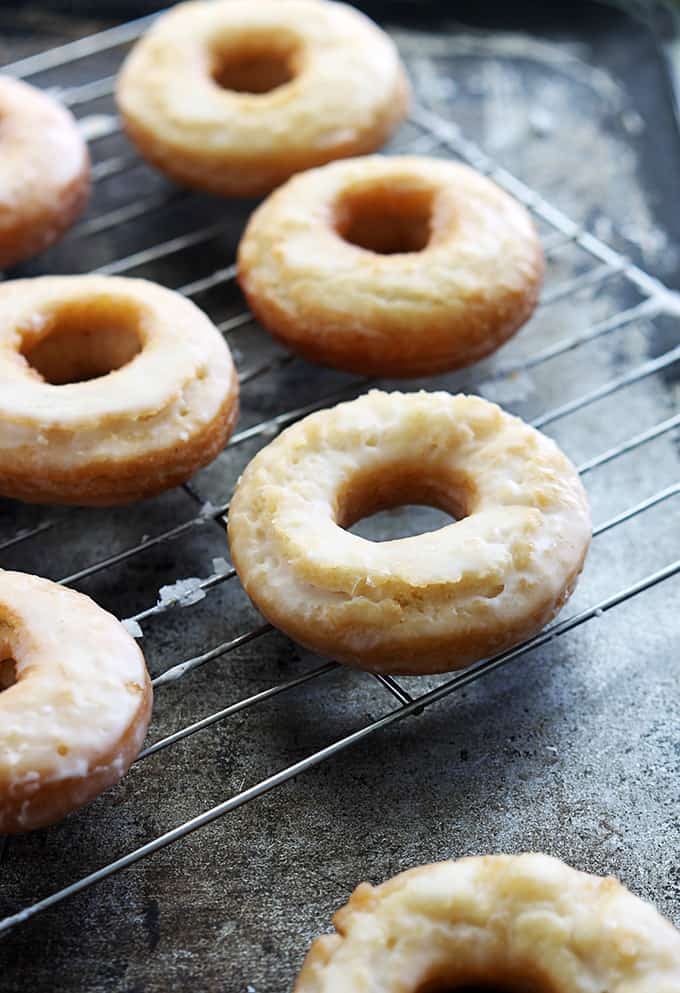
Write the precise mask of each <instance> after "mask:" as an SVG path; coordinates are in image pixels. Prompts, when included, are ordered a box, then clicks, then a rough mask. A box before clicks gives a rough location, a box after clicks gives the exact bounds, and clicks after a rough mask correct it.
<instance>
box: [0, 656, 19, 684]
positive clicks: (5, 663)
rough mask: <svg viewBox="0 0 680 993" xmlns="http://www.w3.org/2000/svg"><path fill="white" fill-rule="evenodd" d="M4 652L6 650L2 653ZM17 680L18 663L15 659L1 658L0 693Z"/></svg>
mask: <svg viewBox="0 0 680 993" xmlns="http://www.w3.org/2000/svg"><path fill="white" fill-rule="evenodd" d="M0 654H4V652H2V653H0ZM16 681H17V664H16V662H15V661H14V659H8V658H4V659H0V693H2V691H3V690H8V689H9V688H10V686H14V684H15V683H16Z"/></svg>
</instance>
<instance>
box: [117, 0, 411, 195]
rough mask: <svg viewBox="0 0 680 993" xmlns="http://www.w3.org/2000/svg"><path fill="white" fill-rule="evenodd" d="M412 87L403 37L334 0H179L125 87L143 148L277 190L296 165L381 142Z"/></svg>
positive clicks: (122, 96)
mask: <svg viewBox="0 0 680 993" xmlns="http://www.w3.org/2000/svg"><path fill="white" fill-rule="evenodd" d="M408 94H409V87H408V83H407V80H406V76H405V74H404V70H403V68H402V66H401V63H400V60H399V56H398V54H397V50H396V48H395V46H394V44H393V42H392V41H391V39H390V38H389V37H388V36H387V35H386V34H385V33H384V32H383V31H381V30H380V29H379V28H378V26H377V25H376V24H374V23H373V22H372V21H371V20H369V18H368V17H366V16H365V15H364V14H362V13H360V12H359V11H358V10H355V9H354V8H353V7H350V6H348V5H346V4H342V3H334V2H329V0H285V2H281V0H258V2H257V3H252V2H250V0H216V2H207V3H206V2H204V0H196V2H191V3H184V4H179V5H178V6H176V7H174V8H173V9H172V10H171V11H169V12H168V13H166V14H164V15H163V16H162V17H160V18H159V19H158V20H157V21H156V23H155V24H154V25H153V27H152V28H151V29H150V30H149V32H148V33H147V34H146V35H145V36H144V38H143V39H142V40H141V41H140V42H138V43H137V45H135V47H134V48H133V50H132V52H131V53H130V55H129V56H128V58H127V59H126V61H125V63H124V65H123V68H122V70H121V74H120V77H119V79H118V84H117V89H116V95H117V101H118V107H119V110H120V113H121V116H122V120H123V124H124V126H125V129H126V131H127V132H128V134H129V135H130V137H131V138H132V140H133V141H134V142H135V144H136V145H137V147H138V148H139V151H140V153H141V154H142V155H143V156H144V157H145V158H146V159H147V160H148V161H149V162H151V163H152V164H153V165H155V166H157V167H158V168H159V169H161V170H162V171H164V172H165V173H167V174H168V175H169V176H171V177H172V178H173V179H175V180H176V181H177V182H179V183H182V184H186V185H188V186H194V187H198V188H199V189H204V190H207V191H209V192H212V193H216V194H218V195H223V196H256V195H261V194H264V193H268V192H269V191H270V190H271V189H273V188H274V187H275V186H277V185H278V184H279V183H282V182H283V181H284V180H285V179H287V178H288V177H289V176H291V175H292V174H293V173H295V172H299V171H301V170H303V169H309V168H311V167H312V166H316V165H320V164H321V163H324V162H330V161H331V160H333V159H336V158H344V157H346V156H349V155H360V154H363V153H365V152H370V151H374V150H375V149H376V148H379V147H380V146H381V145H382V144H383V142H385V141H386V140H387V138H388V137H389V135H390V134H391V132H392V131H393V130H394V128H395V127H396V125H397V124H398V123H399V122H400V121H401V120H402V118H403V117H404V116H405V114H406V111H407V105H408Z"/></svg>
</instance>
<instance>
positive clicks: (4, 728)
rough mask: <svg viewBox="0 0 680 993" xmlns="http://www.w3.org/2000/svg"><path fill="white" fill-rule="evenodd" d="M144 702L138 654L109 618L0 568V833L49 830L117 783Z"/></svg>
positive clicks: (67, 594) (144, 718) (89, 604)
mask: <svg viewBox="0 0 680 993" xmlns="http://www.w3.org/2000/svg"><path fill="white" fill-rule="evenodd" d="M151 700H152V694H151V684H150V682H149V677H148V674H147V669H146V664H145V662H144V656H143V655H142V653H141V651H140V650H139V648H138V647H137V644H136V642H135V641H134V639H133V638H131V637H130V635H129V634H128V633H127V631H126V630H125V628H124V627H123V625H122V624H120V623H119V621H117V620H116V618H115V617H113V616H112V615H111V614H109V613H107V612H106V611H105V610H102V609H101V607H98V606H97V605H96V604H95V603H94V602H93V601H92V600H90V598H89V597H86V596H83V594H82V593H76V592H75V591H74V590H69V589H66V588H65V587H63V586H59V585H58V584H57V583H52V582H50V581H49V580H46V579H39V578H38V577H36V576H29V575H26V574H25V573H18V572H4V571H2V570H0V834H9V833H15V832H20V831H29V830H33V829H35V828H39V827H45V826H46V825H48V824H52V823H53V822H55V821H57V820H59V819H60V818H62V817H64V816H65V815H66V814H68V813H69V812H70V811H72V810H75V809H76V808H77V807H81V806H83V805H84V804H86V803H88V802H89V801H90V800H92V799H93V798H94V797H95V796H97V795H98V794H99V793H101V792H102V791H103V790H105V789H106V788H107V787H109V786H111V785H112V784H113V783H116V782H117V781H118V780H119V779H120V778H121V776H123V774H124V773H125V772H126V771H127V769H128V767H129V765H130V764H131V763H132V762H133V761H134V759H135V758H136V756H137V754H138V752H139V750H140V748H141V745H142V742H143V740H144V736H145V734H146V729H147V725H148V723H149V716H150V713H151Z"/></svg>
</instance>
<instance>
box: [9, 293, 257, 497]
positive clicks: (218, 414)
mask: <svg viewBox="0 0 680 993" xmlns="http://www.w3.org/2000/svg"><path fill="white" fill-rule="evenodd" d="M237 416H238V379H237V376H236V371H235V369H234V365H233V362H232V359H231V354H230V352H229V349H228V347H227V345H226V343H225V341H224V339H223V337H222V335H221V334H220V333H219V331H218V330H217V329H216V328H215V327H214V325H213V324H212V323H211V322H210V321H209V320H208V318H207V317H206V316H205V314H203V313H202V311H200V310H199V309H198V308H197V307H196V306H195V305H194V304H193V303H191V302H190V301H189V300H187V299H185V298H184V297H182V296H180V295H179V294H178V293H174V292H173V291H171V290H167V289H164V288H163V287H161V286H158V285H156V284H154V283H149V282H146V281H145V280H141V279H126V278H122V277H114V276H45V277H39V278H35V279H23V280H14V281H10V282H6V283H2V284H0V493H1V494H2V495H3V496H8V497H14V498H16V499H20V500H27V501H31V502H38V503H45V502H51V503H67V504H69V503H70V504H95V505H96V504H100V505H107V504H118V503H127V502H130V501H132V500H138V499H142V498H143V497H146V496H151V495H153V494H155V493H158V492H160V491H162V490H165V489H168V488H170V487H172V486H175V485H177V484H179V483H181V482H184V481H185V480H186V479H188V478H189V477H190V476H191V475H192V474H193V473H194V472H195V471H196V470H197V469H198V468H200V467H201V466H203V465H206V464H207V463H208V462H210V461H211V460H212V459H213V458H214V457H215V456H216V455H217V453H218V452H219V451H220V450H221V449H222V447H223V446H224V444H225V442H226V440H227V438H228V437H229V435H230V434H231V432H232V430H233V426H234V424H235V421H236V418H237Z"/></svg>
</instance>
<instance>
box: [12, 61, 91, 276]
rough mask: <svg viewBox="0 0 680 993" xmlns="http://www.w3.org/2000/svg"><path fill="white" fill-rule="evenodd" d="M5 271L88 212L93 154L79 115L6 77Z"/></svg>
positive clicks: (29, 87) (31, 254)
mask: <svg viewBox="0 0 680 993" xmlns="http://www.w3.org/2000/svg"><path fill="white" fill-rule="evenodd" d="M0 149H1V150H2V154H1V155H0V269H4V268H7V267H9V266H13V265H15V264H16V263H17V262H22V261H24V260H25V259H29V258H31V257H32V256H33V255H37V254H38V253H39V252H42V251H43V250H44V249H46V248H49V246H50V245H52V244H53V243H54V242H55V241H57V240H58V239H59V238H60V237H61V235H62V234H63V233H64V232H65V231H66V230H67V228H69V227H70V226H71V224H73V222H74V221H75V219H76V218H77V217H78V215H79V214H80V213H81V212H82V211H83V210H84V208H85V205H86V204H87V200H88V197H89V192H90V157H89V153H88V151H87V145H86V144H85V141H84V139H83V138H82V136H81V134H80V131H79V130H78V125H77V123H76V120H75V118H74V117H73V115H72V114H71V113H70V112H69V111H68V110H67V109H66V108H65V107H63V106H62V105H61V104H60V103H58V102H57V101H56V100H54V99H53V98H52V97H50V96H48V95H47V93H43V92H42V91H41V90H39V89H38V88H37V87H35V86H30V85H29V84H28V83H24V82H22V81H21V80H19V79H12V78H10V77H9V76H0Z"/></svg>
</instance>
